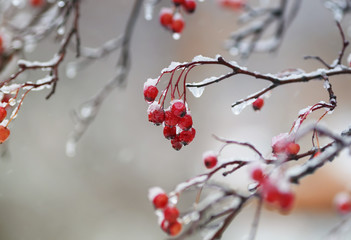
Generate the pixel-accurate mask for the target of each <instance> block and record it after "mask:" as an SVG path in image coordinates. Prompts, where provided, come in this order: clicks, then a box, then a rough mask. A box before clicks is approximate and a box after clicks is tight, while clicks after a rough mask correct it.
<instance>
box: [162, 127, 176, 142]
mask: <svg viewBox="0 0 351 240" xmlns="http://www.w3.org/2000/svg"><path fill="white" fill-rule="evenodd" d="M163 135H164V136H165V138H167V139H173V138H175V136H176V135H177V129H176V127H169V126H167V125H166V126H165V127H164V128H163Z"/></svg>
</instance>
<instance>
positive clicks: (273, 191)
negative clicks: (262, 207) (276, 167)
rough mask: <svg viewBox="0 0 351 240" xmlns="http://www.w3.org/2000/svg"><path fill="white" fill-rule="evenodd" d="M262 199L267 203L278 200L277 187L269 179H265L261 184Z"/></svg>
mask: <svg viewBox="0 0 351 240" xmlns="http://www.w3.org/2000/svg"><path fill="white" fill-rule="evenodd" d="M262 191H263V197H264V200H265V201H266V202H268V203H274V202H276V201H278V200H279V197H280V193H279V190H278V188H277V187H276V186H275V185H273V184H272V183H271V182H270V181H265V182H263V184H262Z"/></svg>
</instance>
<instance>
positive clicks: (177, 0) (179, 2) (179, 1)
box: [173, 0, 185, 6]
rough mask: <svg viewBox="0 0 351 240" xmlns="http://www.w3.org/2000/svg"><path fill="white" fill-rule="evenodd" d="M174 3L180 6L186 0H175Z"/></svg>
mask: <svg viewBox="0 0 351 240" xmlns="http://www.w3.org/2000/svg"><path fill="white" fill-rule="evenodd" d="M173 3H174V5H176V6H179V5H182V4H184V3H185V0H173Z"/></svg>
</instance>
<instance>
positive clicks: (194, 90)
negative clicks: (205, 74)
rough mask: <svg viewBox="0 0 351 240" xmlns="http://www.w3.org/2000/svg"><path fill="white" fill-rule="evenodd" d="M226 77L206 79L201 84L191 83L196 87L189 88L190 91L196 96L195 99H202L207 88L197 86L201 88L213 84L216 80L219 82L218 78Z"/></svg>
mask: <svg viewBox="0 0 351 240" xmlns="http://www.w3.org/2000/svg"><path fill="white" fill-rule="evenodd" d="M223 76H224V75H222V76H219V77H215V76H213V77H210V78H206V79H204V80H202V81H201V82H197V83H196V82H193V83H191V85H195V86H191V87H189V86H188V87H187V88H188V89H189V91H190V92H191V93H192V94H193V95H194V97H196V98H199V97H201V95H202V94H203V92H204V91H205V87H196V86H201V85H202V84H206V83H209V82H213V81H215V80H217V79H218V78H221V77H223Z"/></svg>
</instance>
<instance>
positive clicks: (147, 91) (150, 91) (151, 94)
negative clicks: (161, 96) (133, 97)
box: [144, 85, 158, 102]
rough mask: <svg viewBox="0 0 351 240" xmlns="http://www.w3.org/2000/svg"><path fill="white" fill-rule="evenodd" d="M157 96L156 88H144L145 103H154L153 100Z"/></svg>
mask: <svg viewBox="0 0 351 240" xmlns="http://www.w3.org/2000/svg"><path fill="white" fill-rule="evenodd" d="M157 94H158V89H157V87H155V86H153V85H149V86H145V87H144V98H145V101H147V102H153V101H155V98H156V97H157Z"/></svg>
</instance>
